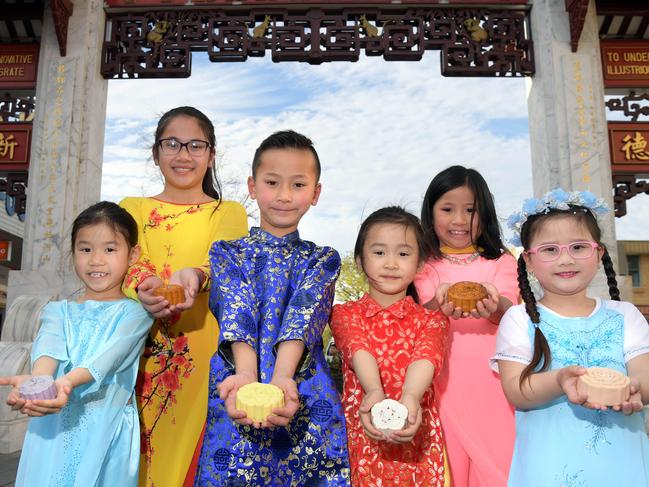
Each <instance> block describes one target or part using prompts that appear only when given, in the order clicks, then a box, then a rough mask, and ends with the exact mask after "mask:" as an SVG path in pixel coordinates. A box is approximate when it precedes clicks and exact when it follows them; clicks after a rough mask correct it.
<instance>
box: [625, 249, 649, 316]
mask: <svg viewBox="0 0 649 487" xmlns="http://www.w3.org/2000/svg"><path fill="white" fill-rule="evenodd" d="M618 255H619V260H620V274H625V275H627V276H629V280H630V284H631V286H630V287H631V295H630V296H629V299H630V300H631V302H632V303H633V304H635V305H636V306H637V307H638V309H640V311H641V312H642V314H643V315H644V316H645V318H647V319H648V320H649V241H647V240H618Z"/></svg>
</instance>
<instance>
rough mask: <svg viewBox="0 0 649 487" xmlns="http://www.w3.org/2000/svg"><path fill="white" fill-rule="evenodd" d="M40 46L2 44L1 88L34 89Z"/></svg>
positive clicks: (0, 49)
mask: <svg viewBox="0 0 649 487" xmlns="http://www.w3.org/2000/svg"><path fill="white" fill-rule="evenodd" d="M38 48H39V46H38V44H0V88H2V89H15V88H34V87H35V86H36V72H37V70H38Z"/></svg>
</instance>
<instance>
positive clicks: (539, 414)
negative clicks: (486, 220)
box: [492, 190, 649, 487]
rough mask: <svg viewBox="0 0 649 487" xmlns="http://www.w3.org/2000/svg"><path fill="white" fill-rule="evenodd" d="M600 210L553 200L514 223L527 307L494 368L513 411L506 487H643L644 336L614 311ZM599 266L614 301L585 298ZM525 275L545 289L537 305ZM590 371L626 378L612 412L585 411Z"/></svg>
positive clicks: (646, 474)
mask: <svg viewBox="0 0 649 487" xmlns="http://www.w3.org/2000/svg"><path fill="white" fill-rule="evenodd" d="M605 210H606V208H605V206H604V202H603V201H602V200H598V199H596V198H595V196H594V195H592V194H591V193H588V192H573V193H567V192H565V191H563V190H554V191H552V192H550V193H548V194H546V195H545V196H544V197H543V198H541V199H538V200H537V199H532V200H528V201H526V202H525V204H524V206H523V211H522V212H520V213H517V214H515V215H512V217H511V218H510V222H509V223H510V226H511V227H512V228H513V229H514V230H515V231H520V240H521V243H522V245H523V248H524V252H523V254H522V255H521V257H520V258H519V260H518V280H519V287H520V290H521V295H522V297H523V300H524V303H523V304H520V305H518V306H513V307H511V308H510V309H509V310H508V311H507V313H506V314H505V316H503V318H502V320H501V322H500V326H499V330H498V338H497V342H496V354H495V356H494V357H493V359H492V366H494V368H496V369H497V370H499V372H500V379H501V382H502V386H503V390H504V392H505V395H506V396H507V399H508V400H509V401H510V402H511V403H512V404H513V405H514V406H515V407H516V444H515V447H514V454H513V459H512V465H511V470H510V474H509V485H510V486H516V487H518V486H526V487H535V486H539V487H550V486H557V487H558V486H564V487H569V486H575V487H577V486H579V487H586V486H588V487H596V486H611V485H629V486H630V485H634V486H636V485H637V486H640V485H649V441H648V440H647V434H646V433H645V427H644V415H643V413H642V406H643V404H646V403H647V401H648V400H649V326H648V325H647V321H646V320H645V319H644V317H643V316H642V314H641V313H640V312H639V311H638V309H637V308H635V307H634V306H633V305H632V304H630V303H625V302H621V301H620V297H619V291H618V289H617V283H616V280H615V271H614V270H613V264H612V262H611V258H610V256H609V254H608V252H607V250H606V247H605V246H604V245H603V244H602V242H601V232H600V229H599V226H598V224H597V219H596V214H597V213H600V212H603V211H605ZM600 265H602V266H603V268H604V271H605V274H606V277H607V281H608V287H609V294H610V297H611V300H603V299H599V298H590V297H588V296H587V294H586V292H587V287H588V286H589V284H591V281H592V280H593V278H594V277H595V275H596V274H597V271H598V268H599V267H600ZM528 273H534V275H535V276H536V279H537V280H538V282H539V284H540V286H541V288H542V291H543V297H542V298H540V299H539V300H538V302H537V301H536V299H535V297H534V294H533V293H532V290H531V288H530V283H529V280H528ZM496 363H497V365H496ZM587 367H607V368H610V369H615V370H617V371H619V372H621V373H623V374H625V375H628V376H629V377H630V378H631V386H630V396H629V398H628V400H626V401H624V402H622V403H621V404H616V405H613V406H612V407H607V406H604V405H601V404H593V403H590V402H588V400H587V399H588V398H587V396H586V395H585V394H582V393H580V392H579V391H578V389H577V381H578V378H579V376H580V375H583V374H584V373H585V372H586V368H587Z"/></svg>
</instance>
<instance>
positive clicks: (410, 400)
mask: <svg viewBox="0 0 649 487" xmlns="http://www.w3.org/2000/svg"><path fill="white" fill-rule="evenodd" d="M399 402H400V403H401V404H403V405H404V406H405V407H406V408H407V409H408V418H407V420H406V427H405V428H404V429H402V430H399V431H395V432H394V433H392V434H391V435H390V438H389V440H390V441H392V442H394V443H408V442H411V441H412V440H413V439H414V437H415V435H416V434H417V430H419V427H420V426H421V404H420V403H419V401H418V400H417V398H416V397H415V396H413V395H412V394H404V395H403V396H401V399H400V400H399Z"/></svg>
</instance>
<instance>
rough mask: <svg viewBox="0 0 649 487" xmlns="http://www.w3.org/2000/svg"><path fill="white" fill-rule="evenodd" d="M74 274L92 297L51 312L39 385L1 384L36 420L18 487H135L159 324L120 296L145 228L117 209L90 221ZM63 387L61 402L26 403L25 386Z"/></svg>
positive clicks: (39, 348) (92, 214) (36, 353)
mask: <svg viewBox="0 0 649 487" xmlns="http://www.w3.org/2000/svg"><path fill="white" fill-rule="evenodd" d="M72 253H73V259H74V270H75V272H76V274H77V276H78V277H79V279H80V280H81V281H82V282H83V285H84V292H83V294H82V295H81V297H79V298H78V299H77V300H70V301H65V300H64V301H56V302H51V303H49V304H48V305H47V306H45V308H43V312H42V314H41V327H40V329H39V332H38V336H37V337H36V340H35V341H34V345H33V346H32V352H31V360H32V375H22V376H13V377H2V378H0V385H11V386H13V390H12V391H11V392H10V393H9V398H8V400H7V404H9V405H10V406H11V407H12V408H14V409H20V410H21V412H22V413H24V414H26V415H28V416H31V417H32V418H31V420H30V422H29V426H28V429H27V434H26V436H25V441H24V444H23V450H22V454H21V457H20V464H19V467H18V475H17V478H16V486H36V485H38V486H43V487H45V486H56V487H67V486H75V487H82V486H83V487H87V486H109V485H111V486H112V485H119V486H135V485H136V484H137V478H138V466H139V460H140V439H139V438H140V436H139V422H138V417H137V410H136V408H135V402H134V396H133V394H134V386H135V379H136V376H137V369H138V359H139V357H140V354H141V352H142V348H143V346H144V339H145V337H146V334H147V332H148V331H149V327H150V326H151V323H152V318H151V317H150V316H149V314H148V313H147V312H146V311H144V309H143V308H142V306H140V304H139V303H137V302H136V301H133V300H131V299H128V298H126V297H125V296H124V294H123V293H122V289H121V288H122V281H123V279H124V276H125V274H126V271H127V269H128V267H129V266H130V265H132V264H133V263H135V261H136V260H137V258H138V256H139V248H138V247H137V224H136V223H135V221H134V220H133V218H132V217H131V216H130V215H129V213H128V212H127V211H126V210H124V209H122V208H120V207H119V206H118V205H116V204H115V203H110V202H101V203H97V204H96V205H93V206H91V207H90V208H88V209H86V210H85V211H83V212H82V213H81V214H80V215H79V216H78V217H77V218H76V220H75V221H74V223H73V225H72ZM35 375H50V376H53V377H54V379H55V382H54V383H55V385H56V388H57V396H56V398H55V399H50V400H32V401H25V400H24V399H22V398H21V397H20V395H19V392H18V388H19V386H20V385H21V384H22V383H23V382H25V381H26V380H28V379H29V378H31V377H32V376H35Z"/></svg>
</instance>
